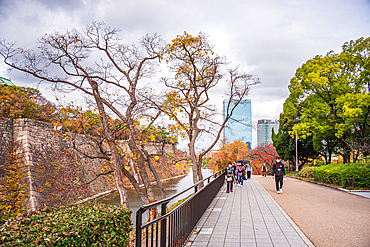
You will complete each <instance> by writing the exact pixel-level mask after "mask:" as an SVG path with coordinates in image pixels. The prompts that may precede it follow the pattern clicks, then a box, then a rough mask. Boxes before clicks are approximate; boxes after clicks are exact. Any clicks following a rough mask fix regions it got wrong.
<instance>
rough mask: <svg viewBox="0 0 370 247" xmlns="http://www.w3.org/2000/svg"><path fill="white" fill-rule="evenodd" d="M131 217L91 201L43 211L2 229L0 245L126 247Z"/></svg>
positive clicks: (128, 212) (3, 226) (20, 218)
mask: <svg viewBox="0 0 370 247" xmlns="http://www.w3.org/2000/svg"><path fill="white" fill-rule="evenodd" d="M130 214H131V211H130V210H126V209H123V208H121V207H116V206H111V205H110V206H108V205H104V204H98V203H92V202H88V203H86V204H78V205H71V206H62V207H59V208H53V209H51V208H44V209H42V210H39V211H35V212H32V213H29V214H27V215H24V216H22V217H19V218H17V219H15V220H10V221H8V222H6V223H5V224H4V225H2V226H0V246H127V245H128V242H129V233H130V231H131V230H132V228H131V217H130Z"/></svg>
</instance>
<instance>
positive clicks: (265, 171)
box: [262, 163, 267, 177]
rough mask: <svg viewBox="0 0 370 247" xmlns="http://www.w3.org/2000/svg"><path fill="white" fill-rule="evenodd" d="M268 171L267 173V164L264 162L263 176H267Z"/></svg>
mask: <svg viewBox="0 0 370 247" xmlns="http://www.w3.org/2000/svg"><path fill="white" fill-rule="evenodd" d="M266 173H267V167H266V164H265V163H263V166H262V177H266Z"/></svg>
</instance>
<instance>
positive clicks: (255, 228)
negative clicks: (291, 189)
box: [186, 179, 306, 247]
mask: <svg viewBox="0 0 370 247" xmlns="http://www.w3.org/2000/svg"><path fill="white" fill-rule="evenodd" d="M225 190H226V187H225V185H224V187H223V188H222V189H221V191H220V192H219V193H218V194H217V196H216V198H215V200H214V201H213V202H212V204H211V206H210V207H209V209H208V210H207V212H206V213H205V214H204V216H203V218H202V219H201V220H200V222H199V223H198V226H197V228H198V229H200V231H199V232H198V234H195V235H193V236H191V238H190V239H191V240H192V239H194V242H189V243H191V245H189V243H187V244H186V246H195V247H197V246H209V247H218V246H232V247H238V246H240V247H242V246H252V247H257V246H282V247H285V246H294V247H295V246H306V245H305V243H304V241H303V240H302V239H301V237H300V236H299V235H298V233H297V232H296V231H295V229H294V228H293V227H292V225H291V224H290V223H289V221H288V220H287V219H286V218H285V216H284V214H282V213H281V212H280V210H279V208H278V207H277V206H276V205H275V203H274V201H273V200H272V199H271V198H270V196H269V195H268V194H267V192H266V191H265V190H264V189H263V188H262V186H261V185H260V184H259V183H258V182H257V181H256V180H254V179H252V180H249V181H247V182H246V184H245V186H244V187H243V188H240V187H236V188H235V189H234V192H233V193H229V194H226V193H225ZM221 198H222V199H221ZM201 227H203V233H202V230H201ZM207 228H208V232H207ZM209 229H212V230H209ZM194 236H195V237H194Z"/></svg>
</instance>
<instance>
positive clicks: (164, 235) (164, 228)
mask: <svg viewBox="0 0 370 247" xmlns="http://www.w3.org/2000/svg"><path fill="white" fill-rule="evenodd" d="M166 213H167V203H163V204H162V205H161V215H165V214H166ZM166 238H167V220H166V218H164V219H163V220H162V222H161V246H162V247H165V246H166Z"/></svg>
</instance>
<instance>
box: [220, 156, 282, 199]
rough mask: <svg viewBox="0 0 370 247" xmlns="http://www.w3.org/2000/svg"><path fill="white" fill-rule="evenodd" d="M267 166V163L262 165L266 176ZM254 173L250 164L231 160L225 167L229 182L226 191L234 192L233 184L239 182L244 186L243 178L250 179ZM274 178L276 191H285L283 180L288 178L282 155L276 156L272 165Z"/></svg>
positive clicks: (226, 178) (263, 174)
mask: <svg viewBox="0 0 370 247" xmlns="http://www.w3.org/2000/svg"><path fill="white" fill-rule="evenodd" d="M266 173H267V167H266V164H263V166H262V176H263V177H266ZM251 174H252V167H251V166H250V164H247V166H244V165H243V162H242V161H238V163H237V164H236V163H235V162H229V164H228V167H227V168H226V169H225V180H226V182H227V190H226V193H229V192H233V185H234V183H237V184H238V185H239V186H240V187H243V180H244V179H250V178H251ZM272 178H273V179H275V184H276V191H277V193H278V194H281V193H283V181H284V180H285V179H286V174H285V167H284V163H283V162H282V161H281V159H280V157H276V160H275V163H274V164H273V165H272Z"/></svg>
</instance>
